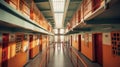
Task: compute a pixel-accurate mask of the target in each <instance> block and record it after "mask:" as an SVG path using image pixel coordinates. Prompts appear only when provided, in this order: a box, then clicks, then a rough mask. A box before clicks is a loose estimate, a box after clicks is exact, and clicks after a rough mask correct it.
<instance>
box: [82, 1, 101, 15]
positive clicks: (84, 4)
mask: <svg viewBox="0 0 120 67" xmlns="http://www.w3.org/2000/svg"><path fill="white" fill-rule="evenodd" d="M102 2H103V0H100V2H99V3H98V4H96V5H95V6H94V7H93V6H92V7H91V10H89V11H88V10H87V13H86V14H85V11H86V10H85V9H86V8H88V6H89V4H91V5H92V1H91V0H90V1H88V2H87V3H84V2H83V4H82V5H83V8H84V10H83V11H84V14H83V17H85V16H86V15H87V14H89V13H90V12H91V11H92V12H94V11H95V10H96V9H98V8H99V7H100V4H101V3H102ZM96 7H98V8H96ZM95 8H96V9H95ZM93 10H94V11H93Z"/></svg>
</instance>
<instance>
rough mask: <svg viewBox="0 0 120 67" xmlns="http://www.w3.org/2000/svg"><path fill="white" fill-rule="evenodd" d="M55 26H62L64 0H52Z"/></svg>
mask: <svg viewBox="0 0 120 67" xmlns="http://www.w3.org/2000/svg"><path fill="white" fill-rule="evenodd" d="M52 5H53V12H54V17H55V26H56V28H62V27H63V26H62V21H63V14H64V5H65V0H52Z"/></svg>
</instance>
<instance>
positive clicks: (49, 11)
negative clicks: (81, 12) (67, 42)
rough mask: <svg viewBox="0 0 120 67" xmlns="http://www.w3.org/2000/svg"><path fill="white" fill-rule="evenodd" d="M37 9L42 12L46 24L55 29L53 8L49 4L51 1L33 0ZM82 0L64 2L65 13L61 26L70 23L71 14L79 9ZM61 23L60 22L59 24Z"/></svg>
mask: <svg viewBox="0 0 120 67" xmlns="http://www.w3.org/2000/svg"><path fill="white" fill-rule="evenodd" d="M34 1H35V3H36V5H37V7H38V9H39V10H40V11H41V12H42V14H43V15H44V17H45V18H46V19H47V20H48V22H49V23H50V24H51V25H52V27H53V28H54V27H55V19H54V14H53V7H52V4H51V0H34ZM81 1H82V0H66V3H65V9H64V10H65V11H64V12H65V13H64V19H63V26H64V27H65V26H66V24H67V23H68V22H69V21H70V19H71V18H72V16H73V14H74V13H75V11H76V10H77V8H78V7H79V5H80V3H81ZM61 23H62V22H61Z"/></svg>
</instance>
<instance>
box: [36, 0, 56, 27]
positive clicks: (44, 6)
mask: <svg viewBox="0 0 120 67" xmlns="http://www.w3.org/2000/svg"><path fill="white" fill-rule="evenodd" d="M34 2H35V4H36V6H37V7H38V9H39V10H40V11H41V12H42V14H43V16H44V17H45V18H46V19H47V21H48V22H49V23H50V24H51V25H52V27H54V16H53V11H52V8H51V4H50V1H49V0H34Z"/></svg>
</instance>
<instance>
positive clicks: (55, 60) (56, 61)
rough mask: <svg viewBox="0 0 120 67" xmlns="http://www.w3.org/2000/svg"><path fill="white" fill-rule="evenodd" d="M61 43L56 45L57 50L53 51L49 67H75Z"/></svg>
mask: <svg viewBox="0 0 120 67" xmlns="http://www.w3.org/2000/svg"><path fill="white" fill-rule="evenodd" d="M62 47H63V46H62V44H61V43H57V44H55V49H53V50H51V53H50V54H51V56H50V62H49V64H48V67H73V65H72V63H71V61H70V58H69V57H68V55H67V51H65V50H64V51H63V48H62Z"/></svg>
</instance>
